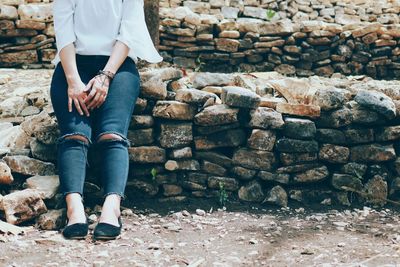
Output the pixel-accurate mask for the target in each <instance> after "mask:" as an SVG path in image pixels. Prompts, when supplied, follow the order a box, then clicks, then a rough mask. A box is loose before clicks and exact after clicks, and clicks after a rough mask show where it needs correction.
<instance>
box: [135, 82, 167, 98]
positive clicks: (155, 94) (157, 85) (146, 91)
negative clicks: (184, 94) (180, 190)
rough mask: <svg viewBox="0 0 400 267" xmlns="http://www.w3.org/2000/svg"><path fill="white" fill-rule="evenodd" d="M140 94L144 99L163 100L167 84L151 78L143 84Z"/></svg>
mask: <svg viewBox="0 0 400 267" xmlns="http://www.w3.org/2000/svg"><path fill="white" fill-rule="evenodd" d="M141 93H142V95H143V96H145V97H149V98H154V99H165V98H166V97H167V93H168V92H167V84H166V83H165V82H164V81H163V80H161V79H160V78H158V77H153V78H151V79H149V80H148V81H146V82H144V83H143V84H142V87H141Z"/></svg>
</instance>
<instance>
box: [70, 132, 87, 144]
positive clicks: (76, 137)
mask: <svg viewBox="0 0 400 267" xmlns="http://www.w3.org/2000/svg"><path fill="white" fill-rule="evenodd" d="M64 139H68V140H79V141H82V142H84V143H85V144H89V140H88V139H87V137H85V136H83V135H79V134H74V135H69V136H66V137H64Z"/></svg>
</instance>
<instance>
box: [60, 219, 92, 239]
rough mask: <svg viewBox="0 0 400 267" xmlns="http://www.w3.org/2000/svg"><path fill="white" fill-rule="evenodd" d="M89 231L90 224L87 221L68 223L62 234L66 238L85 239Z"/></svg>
mask: <svg viewBox="0 0 400 267" xmlns="http://www.w3.org/2000/svg"><path fill="white" fill-rule="evenodd" d="M88 232H89V224H88V223H87V222H86V223H74V224H71V225H68V226H66V227H65V228H64V230H63V231H62V234H63V236H64V237H65V238H66V239H85V237H86V236H87V234H88Z"/></svg>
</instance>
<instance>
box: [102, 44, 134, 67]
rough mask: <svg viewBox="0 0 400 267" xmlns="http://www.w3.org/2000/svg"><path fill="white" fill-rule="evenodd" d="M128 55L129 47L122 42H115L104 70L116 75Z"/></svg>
mask: <svg viewBox="0 0 400 267" xmlns="http://www.w3.org/2000/svg"><path fill="white" fill-rule="evenodd" d="M128 54H129V47H128V46H127V45H125V44H124V43H123V42H120V41H116V42H115V45H114V47H113V50H112V52H111V56H110V58H109V59H108V62H107V64H106V66H105V67H104V70H105V71H110V72H112V73H116V72H117V71H118V69H119V67H120V66H121V65H122V63H123V62H124V61H125V59H126V57H127V56H128Z"/></svg>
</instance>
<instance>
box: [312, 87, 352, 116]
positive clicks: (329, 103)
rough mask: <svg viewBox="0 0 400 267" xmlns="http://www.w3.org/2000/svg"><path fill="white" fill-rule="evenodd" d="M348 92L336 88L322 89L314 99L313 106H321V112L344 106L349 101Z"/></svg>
mask: <svg viewBox="0 0 400 267" xmlns="http://www.w3.org/2000/svg"><path fill="white" fill-rule="evenodd" d="M347 94H348V91H347V90H344V89H339V88H335V87H328V88H321V89H320V90H318V91H317V92H316V94H315V96H314V98H313V104H314V105H317V106H320V108H321V110H323V111H326V110H332V109H337V108H340V107H342V106H343V104H344V103H345V101H346V100H347Z"/></svg>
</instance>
